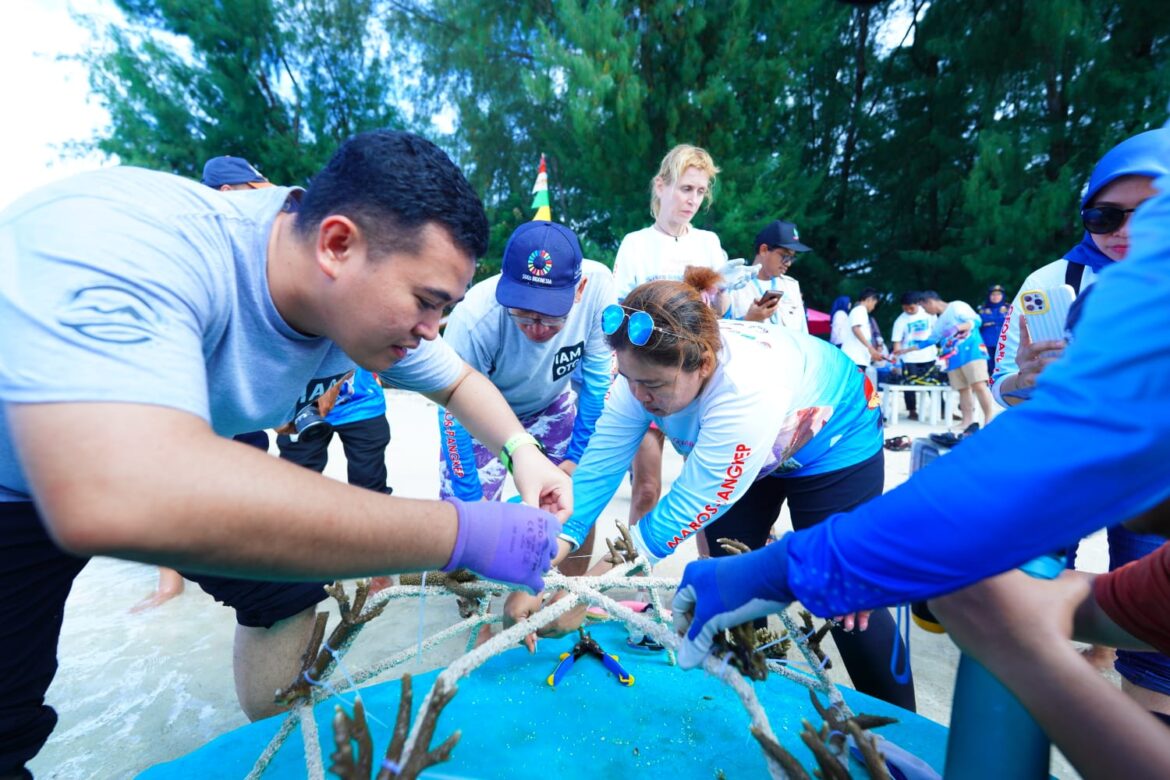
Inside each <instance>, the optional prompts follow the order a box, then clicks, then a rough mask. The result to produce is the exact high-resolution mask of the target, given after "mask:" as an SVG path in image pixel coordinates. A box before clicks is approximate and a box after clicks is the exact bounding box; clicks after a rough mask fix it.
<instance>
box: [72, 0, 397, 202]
mask: <svg viewBox="0 0 1170 780" xmlns="http://www.w3.org/2000/svg"><path fill="white" fill-rule="evenodd" d="M118 5H119V7H120V8H121V10H122V11H123V12H124V14H125V15H126V17H127V19H128V20H129V22H130V24H129V25H128V26H127V27H125V28H119V27H115V26H113V25H108V26H106V27H104V28H101V29H99V28H97V27H96V26H94V25H92V24H91V29H93V32H94V34H95V36H97V37H98V38H99V39H100V40H101V41H102V43H103V44H104V45H102V46H101V47H98V48H96V49H95V50H93V51H91V52H89V53H87V54H83V55H81V59H82V60H84V61H85V62H86V63H87V65H88V66H89V70H90V84H91V87H92V89H93V91H94V93H95V94H96V95H97V96H98V98H99V100H101V102H102V103H103V104H104V105H105V106H106V108H107V109H108V110H109V112H110V116H111V120H112V128H111V132H110V133H109V135H107V136H105V137H101V138H99V139H96V141H95V145H96V147H97V148H98V149H99V150H101V151H103V152H105V153H107V154H110V155H116V156H117V157H118V158H119V159H121V160H122V162H124V163H127V164H130V165H142V166H146V167H151V168H158V169H162V170H169V171H173V172H175V173H179V174H182V175H186V176H193V177H196V178H197V177H198V176H199V174H200V172H201V170H202V166H203V162H204V161H205V160H206V159H207V158H209V157H214V156H216V155H221V154H233V155H239V156H242V157H246V158H248V159H249V160H251V161H252V162H254V163H255V164H256V165H257V166H258V167H259V168H260V169H261V170H263V171H264V173H265V174H266V175H267V176H268V177H269V178H270V179H272V180H273V181H277V182H284V183H304V182H306V181H307V180H308V178H309V177H310V176H311V175H312V174H313V173H314V172H316V171H317V170H318V169H319V168H320V167H321V166H322V165H323V164H324V162H325V161H326V160H327V159H328V157H329V155H330V154H331V153H332V152H333V150H334V149H335V148H336V146H337V144H338V143H339V142H340V141H341V140H343V139H345V138H346V137H348V136H350V135H352V134H353V133H355V132H360V131H362V130H368V129H372V128H376V127H386V126H394V125H400V124H401V123H402V120H401V118H400V115H399V111H398V110H397V109H396V108H395V101H394V95H393V91H392V85H393V80H392V78H391V76H392V69H391V63H390V62H389V59H388V54H387V53H386V52H385V51H384V50H385V48H386V39H385V36H384V35H383V34H380V33H377V30H378V29H379V27H378V25H376V24H374V23H373V19H374V16H373V14H374V12H375V3H373V2H369V1H368V0H232V2H193V0H119V2H118ZM371 31H374V32H371ZM375 33H376V34H375Z"/></svg>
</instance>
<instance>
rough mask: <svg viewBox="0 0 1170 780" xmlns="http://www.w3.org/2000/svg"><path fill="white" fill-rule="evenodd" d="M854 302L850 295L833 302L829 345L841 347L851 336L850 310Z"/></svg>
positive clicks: (830, 316) (830, 311)
mask: <svg viewBox="0 0 1170 780" xmlns="http://www.w3.org/2000/svg"><path fill="white" fill-rule="evenodd" d="M851 308H853V302H852V301H850V300H849V296H848V295H842V296H840V297H838V298H836V299H835V300H834V301H833V308H832V309H830V310H829V343H830V344H832V345H833V346H834V347H839V346H841V345H842V344H843V343H845V337H846V336H847V335H848V334H849V332H850V331H849V310H850V309H851Z"/></svg>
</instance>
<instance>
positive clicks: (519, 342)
mask: <svg viewBox="0 0 1170 780" xmlns="http://www.w3.org/2000/svg"><path fill="white" fill-rule="evenodd" d="M581 274H582V276H583V277H584V278H586V279H588V281H587V282H586V284H585V290H584V292H583V293H582V297H581V302H580V303H577V304H574V305H573V308H572V309H570V310H569V319H568V321H567V322H566V323H565V327H564V328H562V329H561V330H560V332H559V333H557V334H556V335H555V336H553V337H552V338H551V339H550V340H549V341H547V342H545V343H543V344H537V343H535V342H533V341H530V340H529V339H528V338H527V337H526V336H525V335H524V334H523V333H522V332H521V330H520V328H519V326H517V325H516V323H515V322H513V321H512V318H511V317H510V316H508V310H507V309H506V308H504V307H503V306H501V305H500V304H499V303H498V302H497V301H496V285H497V284H498V283H499V280H500V277H499V274H497V275H496V276H493V277H491V278H489V279H485V280H483V281H482V282H480V283H479V284H477V285H475V286H474V287H472V288H471V289H470V290H468V292H467V296H466V297H465V298H464V299H463V302H462V303H460V304H459V305H458V306H456V307H455V310H454V311H453V312H452V313H451V316H450V318H449V319H448V320H447V327H446V329H445V330H444V331H443V340H444V341H446V342H447V343H448V344H450V345H451V346H452V347H454V348H455V351H456V352H458V353H459V355H460V356H461V357H462V358H463V359H464V360H466V361H467V362H468V363H470V364H471V367H472V368H474V369H476V370H478V371H480V372H482V373H484V374H486V375H487V377H488V379H490V380H491V381H492V384H494V385H495V386H496V387H497V388H499V390H500V392H501V393H502V394H503V396H504V398H505V399H507V401H508V405H509V406H511V407H512V411H513V412H515V413H516V416H518V417H526V416H528V415H530V414H535V413H537V412H539V411H541V410H543V409H545V408H547V407H548V405H549V404H551V403H552V402H553V400H554V399H556V398H557V397H558V396H560V395H561V394H562V393H564V392H565V390H566V389H567V388H568V385H569V377H570V376H571V375H572V373H573V371H574V369H576V368H577V365H578V364H579V363H580V362H581V361H582V360H585V359H590V358H592V359H593V360H596V361H604V362H605V363H606V364H607V365H608V363H609V361H610V350H609V346H608V345H607V344H606V343H605V335H604V334H603V333H602V332H601V310H602V309H604V308H605V307H606V306H608V305H609V304H611V303H615V302H616V296H615V294H614V287H613V275H612V274H611V273H610V270H609V269H608V268H606V267H605V266H604V265H602V264H601V263H598V262H595V261H593V260H584V261H582V264H581ZM603 370H604V369H603Z"/></svg>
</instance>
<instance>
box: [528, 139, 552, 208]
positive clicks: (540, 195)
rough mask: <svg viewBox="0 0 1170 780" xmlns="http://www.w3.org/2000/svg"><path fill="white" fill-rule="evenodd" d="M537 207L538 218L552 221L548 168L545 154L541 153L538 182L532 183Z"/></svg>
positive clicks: (534, 206) (533, 201) (533, 197)
mask: <svg viewBox="0 0 1170 780" xmlns="http://www.w3.org/2000/svg"><path fill="white" fill-rule="evenodd" d="M530 208H534V209H536V216H534V217H533V218H532V220H533V221H534V222H535V221H536V220H545V221H546V222H552V209H551V208H549V205H548V169H547V168H546V167H545V164H544V155H543V154H542V155H540V169H539V170H538V171H537V172H536V183H535V184H533V185H532V206H531V207H530Z"/></svg>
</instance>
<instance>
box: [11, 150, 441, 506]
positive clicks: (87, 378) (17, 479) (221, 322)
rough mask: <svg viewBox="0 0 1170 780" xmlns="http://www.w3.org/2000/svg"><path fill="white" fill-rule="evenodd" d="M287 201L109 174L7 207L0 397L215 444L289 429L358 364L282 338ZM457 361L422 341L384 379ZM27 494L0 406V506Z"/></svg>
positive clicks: (428, 381) (429, 375) (278, 191)
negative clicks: (148, 421) (273, 265)
mask: <svg viewBox="0 0 1170 780" xmlns="http://www.w3.org/2000/svg"><path fill="white" fill-rule="evenodd" d="M298 198H299V191H298V190H293V189H289V188H284V187H270V188H264V189H259V190H252V191H247V192H244V191H241V192H231V193H224V192H218V191H216V190H212V189H210V188H208V187H204V186H203V185H200V184H197V183H195V182H193V181H190V180H187V179H183V178H180V177H178V176H172V175H170V174H165V173H158V172H154V171H147V170H142V169H137V168H110V169H105V170H102V171H96V172H93V173H88V174H82V175H80V176H75V177H72V178H70V179H66V180H64V181H62V182H60V183H57V184H53V185H50V186H48V187H44V188H42V189H39V190H37V191H35V192H33V193H31V194H30V195H27V196H25V197H24V198H22V199H21V200H19V201H17V202H16V203H14V204H13V205H12V206H10V207H9V208H8V209H6V210H5V211H4V212H3V213H0V333H3V338H2V339H0V401H4V402H19V403H52V402H81V401H97V402H109V401H119V402H127V403H139V404H154V405H161V406H167V407H171V408H175V409H180V410H183V411H186V412H190V413H192V414H195V415H198V416H199V417H201V418H203V419H205V420H207V421H208V422H209V423H210V424H211V427H212V428H213V429H214V430H215V431H216V432H217V433H219V434H221V435H224V436H231V435H234V434H237V433H243V432H246V431H253V430H258V429H262V428H271V427H274V426H278V425H281V424H283V423H285V422H287V421H289V420H290V419H292V417H293V415H294V413H295V412H296V410H297V409H299V408H301V407H303V406H304V405H306V404H307V403H309V402H311V401H313V400H314V399H316V397H317V396H319V395H320V394H321V393H323V392H325V391H326V390H328V389H329V388H330V387H331V386H332V384H333V383H334V382H336V381H338V380H339V379H340V378H341V377H342V376H344V375H345V374H346V373H347V372H348V371H350V370H351V369H352V368H353V367H354V361H353V360H352V359H351V358H349V357H348V356H346V355H345V354H344V353H343V352H342V351H341V349H340V348H338V347H337V346H336V345H335V344H333V342H332V341H330V340H328V339H326V338H320V337H312V336H306V335H304V334H301V333H298V332H297V331H295V330H293V328H292V327H291V326H289V324H288V323H287V322H285V321H284V319H283V318H282V317H281V316H280V313H279V312H277V310H276V306H275V305H274V303H273V301H272V296H271V293H270V291H269V289H268V278H267V248H268V237H269V231H270V229H271V227H272V223H273V221H274V220H275V218H276V216H277V214H279V213H280V212H281V211H282V210H285V209H290V210H291V209H295V206H296V203H297V200H298ZM462 365H463V364H462V361H460V359H459V357H458V356H457V355H455V353H454V352H452V351H451V349H450V348H449V347H447V346H446V345H444V344H443V343H442V342H440V341H435V342H424V343H423V345H422V346H420V347H419V348H418V349H417V350H415V351H414V352H413V353H412V354H410V355H408V356H407V357H406V358H405V359H404V360H402V361H401V362H399V363H398V364H397V365H395V366H394V367H393V368H391V369H390V370H389V371H388V372H386V373H384V374H383V377H384V379H386V381H387V383H388V384H390V385H392V386H394V387H400V388H406V389H410V390H418V391H437V390H441V389H442V388H445V387H447V386H449V385H450V384H451V383H452V382H454V381H455V379H456V378H457V377H458V375H459V373H460V371H461V370H462ZM27 497H28V487H27V484H26V482H25V479H24V476H23V474H22V473H21V472H20V468H19V465H18V463H17V460H16V455H15V452H14V451H13V446H12V442H11V441H10V438H9V436H8V428H7V421H6V418H5V416H4V413H3V407H2V406H0V501H4V500H7V501H13V500H27Z"/></svg>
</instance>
